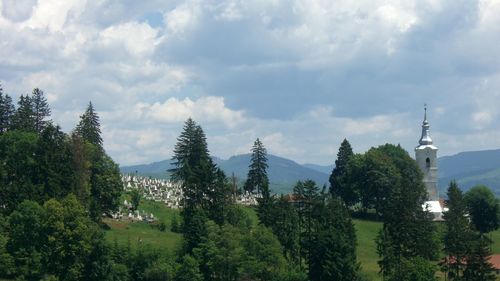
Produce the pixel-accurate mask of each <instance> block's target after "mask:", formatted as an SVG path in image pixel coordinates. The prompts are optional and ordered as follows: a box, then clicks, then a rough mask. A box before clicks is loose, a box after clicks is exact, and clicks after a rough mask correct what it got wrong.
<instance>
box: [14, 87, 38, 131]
mask: <svg viewBox="0 0 500 281" xmlns="http://www.w3.org/2000/svg"><path fill="white" fill-rule="evenodd" d="M17 104H18V107H17V110H16V113H15V114H14V116H13V118H12V128H13V129H16V130H21V131H25V132H36V122H35V113H34V112H33V101H32V99H31V97H30V96H28V95H26V96H23V95H21V97H19V101H18V103H17Z"/></svg>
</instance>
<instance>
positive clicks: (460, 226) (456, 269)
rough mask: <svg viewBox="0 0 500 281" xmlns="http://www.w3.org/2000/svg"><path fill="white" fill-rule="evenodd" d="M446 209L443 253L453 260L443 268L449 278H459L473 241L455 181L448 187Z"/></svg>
mask: <svg viewBox="0 0 500 281" xmlns="http://www.w3.org/2000/svg"><path fill="white" fill-rule="evenodd" d="M447 195H448V201H447V206H448V211H447V212H446V213H444V215H443V217H444V221H445V233H444V236H443V245H444V253H445V254H446V256H447V257H453V258H452V259H453V260H454V262H452V263H450V264H446V265H445V268H443V270H445V271H446V272H447V274H448V277H449V278H450V280H461V278H462V272H463V270H464V268H465V264H464V262H463V261H464V260H465V258H466V256H467V253H468V251H469V248H470V244H471V243H472V241H473V232H472V230H471V227H470V223H469V219H468V218H467V205H466V202H465V200H464V196H463V194H462V191H461V190H460V189H459V188H458V185H457V183H456V182H455V181H452V182H450V185H449V187H448V192H447Z"/></svg>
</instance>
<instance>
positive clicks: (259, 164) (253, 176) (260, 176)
mask: <svg viewBox="0 0 500 281" xmlns="http://www.w3.org/2000/svg"><path fill="white" fill-rule="evenodd" d="M248 168H249V170H248V176H247V180H246V182H245V186H244V189H245V191H247V192H254V190H255V189H257V193H258V194H262V195H263V196H264V195H265V194H266V193H267V194H268V193H269V179H268V177H267V168H268V165H267V151H266V148H265V147H264V145H263V144H262V142H261V141H260V140H259V139H258V138H257V139H256V140H255V142H254V144H253V147H252V156H251V160H250V165H249V166H248Z"/></svg>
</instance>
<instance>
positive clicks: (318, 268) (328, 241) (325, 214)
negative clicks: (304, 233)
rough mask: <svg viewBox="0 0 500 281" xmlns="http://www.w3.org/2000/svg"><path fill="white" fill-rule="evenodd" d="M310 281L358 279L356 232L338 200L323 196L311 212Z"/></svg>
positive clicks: (346, 211)
mask: <svg viewBox="0 0 500 281" xmlns="http://www.w3.org/2000/svg"><path fill="white" fill-rule="evenodd" d="M312 216H313V218H314V219H313V223H312V225H313V227H312V231H311V234H310V235H311V245H310V246H309V251H310V253H309V256H308V265H309V280H311V281H327V280H353V281H354V280H357V272H358V269H359V264H358V262H357V259H356V231H355V229H354V225H353V223H352V220H351V218H350V216H349V212H348V210H347V208H346V207H345V206H344V205H343V204H342V203H341V201H340V200H339V199H336V198H329V196H328V195H326V196H325V195H323V198H322V200H319V201H317V202H316V203H315V204H314V205H313V209H312Z"/></svg>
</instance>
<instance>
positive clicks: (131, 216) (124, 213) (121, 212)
mask: <svg viewBox="0 0 500 281" xmlns="http://www.w3.org/2000/svg"><path fill="white" fill-rule="evenodd" d="M128 204H130V203H128V202H127V200H125V201H124V202H123V206H124V207H122V206H120V207H119V208H118V212H116V213H112V214H111V217H112V218H113V219H116V220H124V219H127V220H131V221H145V222H148V223H152V222H154V221H156V218H155V216H154V215H153V213H149V214H148V213H146V212H145V211H140V210H135V211H132V210H130V208H129V207H128V206H127V205H128ZM130 206H131V205H130Z"/></svg>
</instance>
